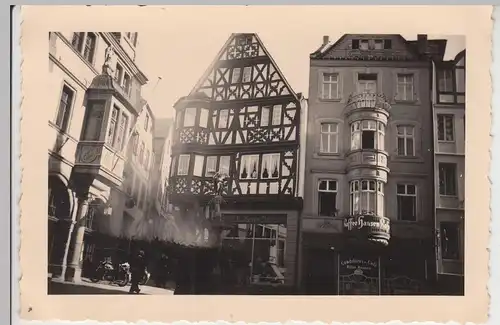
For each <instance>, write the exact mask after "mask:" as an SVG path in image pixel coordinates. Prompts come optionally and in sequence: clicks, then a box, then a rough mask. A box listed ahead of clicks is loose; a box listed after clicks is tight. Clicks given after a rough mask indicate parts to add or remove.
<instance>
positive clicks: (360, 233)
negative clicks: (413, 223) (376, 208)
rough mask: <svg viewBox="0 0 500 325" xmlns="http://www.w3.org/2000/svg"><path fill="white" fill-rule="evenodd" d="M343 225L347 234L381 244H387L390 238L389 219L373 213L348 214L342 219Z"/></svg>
mask: <svg viewBox="0 0 500 325" xmlns="http://www.w3.org/2000/svg"><path fill="white" fill-rule="evenodd" d="M343 226H344V227H343V228H344V232H345V233H346V234H348V235H352V236H354V237H358V238H360V239H366V240H368V241H372V242H378V243H381V244H383V245H388V244H389V239H390V238H391V221H390V219H389V218H387V217H381V216H377V215H375V214H373V213H362V214H357V215H350V216H348V217H346V218H345V219H344V223H343Z"/></svg>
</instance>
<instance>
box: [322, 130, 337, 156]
mask: <svg viewBox="0 0 500 325" xmlns="http://www.w3.org/2000/svg"><path fill="white" fill-rule="evenodd" d="M319 151H320V152H321V153H338V151H339V125H338V123H321V135H320V141H319Z"/></svg>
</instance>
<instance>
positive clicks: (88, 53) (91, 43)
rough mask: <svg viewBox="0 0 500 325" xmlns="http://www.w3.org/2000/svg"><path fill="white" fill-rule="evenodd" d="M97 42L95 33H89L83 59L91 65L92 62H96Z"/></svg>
mask: <svg viewBox="0 0 500 325" xmlns="http://www.w3.org/2000/svg"><path fill="white" fill-rule="evenodd" d="M96 41H97V38H96V35H95V34H94V33H87V38H86V39H85V48H84V50H83V57H84V58H85V60H87V61H88V62H90V63H92V61H93V60H94V53H95V45H96Z"/></svg>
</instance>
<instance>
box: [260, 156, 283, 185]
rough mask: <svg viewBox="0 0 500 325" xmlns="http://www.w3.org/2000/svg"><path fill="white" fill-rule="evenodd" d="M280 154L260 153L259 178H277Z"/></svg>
mask: <svg viewBox="0 0 500 325" xmlns="http://www.w3.org/2000/svg"><path fill="white" fill-rule="evenodd" d="M279 166H280V154H279V153H271V154H264V155H262V174H261V179H272V178H279V176H280V172H279Z"/></svg>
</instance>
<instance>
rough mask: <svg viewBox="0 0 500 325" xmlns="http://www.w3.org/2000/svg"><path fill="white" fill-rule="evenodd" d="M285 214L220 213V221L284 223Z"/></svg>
mask: <svg viewBox="0 0 500 325" xmlns="http://www.w3.org/2000/svg"><path fill="white" fill-rule="evenodd" d="M286 219H287V215H286V214H266V215H259V214H225V213H223V214H222V221H223V222H226V223H260V224H283V225H286Z"/></svg>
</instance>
